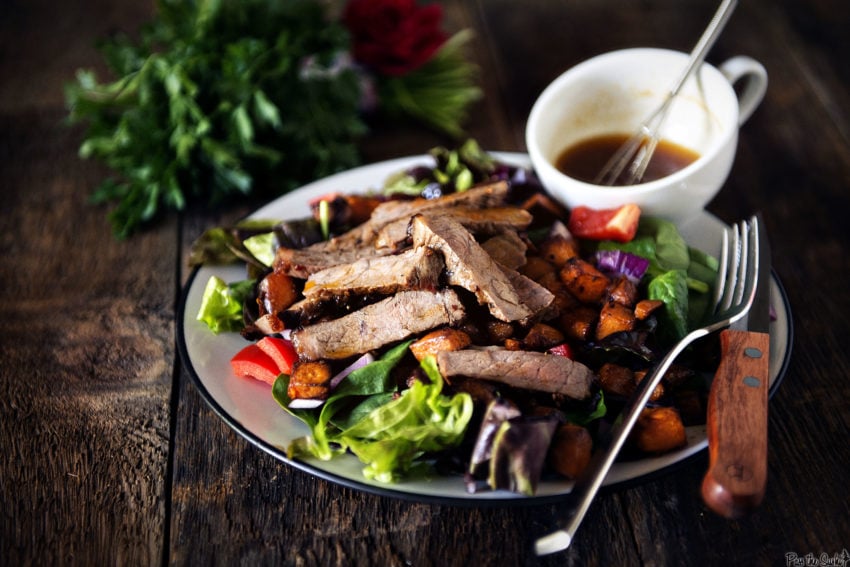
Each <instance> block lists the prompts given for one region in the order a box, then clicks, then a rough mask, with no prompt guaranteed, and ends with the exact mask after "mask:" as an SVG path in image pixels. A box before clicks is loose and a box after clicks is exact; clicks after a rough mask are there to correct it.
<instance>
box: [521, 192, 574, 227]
mask: <svg viewBox="0 0 850 567" xmlns="http://www.w3.org/2000/svg"><path fill="white" fill-rule="evenodd" d="M520 208H523V209H525V210H526V211H528V212H529V213H531V214H532V215H534V220H535V222H541V223H545V224H549V223H551V222H552V221H554V220H557V219H563V218H566V217H567V211H566V210H565V209H564V207H563V205H561V204H560V203H558V202H557V201H555V200H553V199H552V198H551V197H549V196H548V195H546V194H545V193H541V192H539V191H535V192H534V193H533V194H532V195H531V196H530V197H528V198H527V199H526V200H525V201H523V202H522V204H521V205H520Z"/></svg>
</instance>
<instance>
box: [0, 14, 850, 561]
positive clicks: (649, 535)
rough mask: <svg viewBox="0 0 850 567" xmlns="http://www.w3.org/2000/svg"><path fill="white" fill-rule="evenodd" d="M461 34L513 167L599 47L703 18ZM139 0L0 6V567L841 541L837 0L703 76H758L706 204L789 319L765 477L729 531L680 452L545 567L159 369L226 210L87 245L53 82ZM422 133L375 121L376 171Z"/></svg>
mask: <svg viewBox="0 0 850 567" xmlns="http://www.w3.org/2000/svg"><path fill="white" fill-rule="evenodd" d="M444 4H445V7H446V13H447V17H448V21H449V22H450V24H451V25H452V26H453V27H454V28H461V27H470V28H473V29H474V30H475V31H476V33H477V40H476V43H475V48H474V52H473V54H474V56H475V57H476V59H477V60H478V62H479V63H480V65H481V67H482V85H483V86H484V88H485V92H486V98H485V100H484V101H482V102H481V103H480V104H479V105H477V106H476V108H475V109H474V113H473V115H472V117H471V121H470V124H469V130H470V134H471V135H473V136H475V137H476V138H478V139H479V140H480V141H481V142H482V143H483V144H484V145H485V147H487V148H488V149H494V150H513V151H523V150H524V148H525V146H524V138H523V128H524V125H525V117H526V115H527V113H528V111H529V109H530V107H531V104H532V102H533V100H534V98H535V96H536V95H537V94H538V93H539V92H540V90H541V89H542V88H543V87H544V86H545V84H546V83H547V82H548V81H550V80H551V79H553V78H554V77H555V76H556V75H557V74H558V73H560V72H561V71H563V70H565V69H566V68H567V67H569V66H571V65H572V64H574V63H576V62H578V61H580V60H582V59H584V58H586V57H588V56H591V55H595V54H597V53H601V52H603V51H608V50H611V49H616V48H621V47H627V46H636V45H651V46H662V47H671V48H677V49H681V50H689V49H690V47H691V45H692V44H693V42H694V41H695V39H696V38H697V37H698V35H699V33H700V31H701V29H702V27H703V26H704V25H705V23H706V21H707V19H708V18H709V16H710V15H711V13H712V12H713V11H714V9H715V5H716V3H715V2H709V1H707V0H690V1H689V2H682V1H679V0H648V1H640V2H638V1H633V0H628V1H619V0H618V1H613V0H612V1H596V0H595V1H588V0H576V1H572V2H551V1H549V0H526V1H523V2H510V1H508V0H478V1H472V0H469V1H461V0H451V1H447V2H445V3H444ZM152 12H153V6H152V2H144V3H138V2H129V1H123V0H122V1H117V0H116V1H111V2H107V1H105V0H92V1H89V2H83V1H81V0H72V1H67V2H56V1H54V2H51V1H48V0H32V1H22V0H11V1H6V2H3V3H2V4H0V191H1V192H0V385H2V389H0V420H2V421H0V450H1V451H2V454H3V458H2V459H0V478H2V482H0V486H2V488H0V557H2V558H3V559H2V561H0V563H3V564H8V565H21V564H35V565H49V564H62V565H98V564H131V565H144V564H163V563H175V564H199V565H203V564H212V563H215V564H227V565H231V564H248V565H252V564H277V565H288V564H291V565H326V564H339V565H348V564H355V565H357V564H361V565H440V566H442V565H465V564H470V565H537V564H540V565H556V564H557V565H560V564H568V565H611V564H617V565H687V564H692V565H717V564H727V563H731V564H747V565H750V564H757V565H766V564H773V565H782V564H785V563H786V554H788V553H793V554H797V555H798V556H800V557H802V556H804V555H806V554H808V553H813V554H814V555H815V556H816V557H820V555H821V554H822V553H826V554H828V555H830V556H832V555H833V554H837V553H840V552H841V551H842V550H843V549H844V548H847V547H850V519H848V514H847V509H848V503H850V500H848V497H847V489H846V479H847V471H848V470H850V448H849V447H850V444H848V433H850V418H848V416H850V412H848V407H847V403H848V402H847V400H848V399H850V380H848V377H850V357H848V354H847V352H848V351H847V345H846V342H847V337H848V336H850V324H848V320H847V315H848V313H850V291H848V286H847V285H846V281H845V280H846V277H847V275H848V274H850V260H848V248H850V236H848V235H850V230H848V228H847V221H846V218H847V215H848V213H847V211H848V210H850V116H849V114H850V110H848V109H850V64H848V59H847V55H848V54H850V36H848V35H847V34H846V30H847V29H848V26H850V4H848V3H847V2H845V1H844V0H817V1H813V2H804V1H802V0H785V1H783V2H778V3H776V2H769V1H767V0H758V1H756V0H753V1H750V2H742V3H741V5H740V6H739V7H738V9H737V11H736V14H735V16H734V17H733V20H732V21H731V22H730V24H729V26H728V28H727V30H726V32H725V33H724V35H723V37H722V38H721V40H720V42H719V43H718V45H717V47H716V49H715V50H714V51H713V52H712V54H711V55H710V57H709V61H711V62H714V63H717V62H720V61H722V60H724V59H725V58H727V57H730V56H732V55H736V54H747V55H750V56H753V57H755V58H756V59H759V60H760V61H761V62H762V63H764V65H765V66H766V67H767V70H768V73H769V76H770V87H769V90H768V94H767V97H766V99H765V101H764V103H763V104H762V106H761V107H760V108H759V109H758V111H757V112H756V113H755V114H754V115H753V117H752V118H751V119H750V121H749V122H748V123H747V124H746V125H745V127H744V128H743V130H742V133H741V139H740V146H739V151H738V156H737V161H736V163H735V166H734V169H733V172H732V176H731V177H730V180H729V182H728V184H727V186H726V188H724V190H723V192H722V193H721V194H720V195H719V196H718V198H717V199H716V200H715V201H714V202H713V203H712V204H711V205H710V209H711V210H712V211H713V212H715V213H717V214H718V215H719V216H720V217H721V218H723V219H726V220H732V219H735V218H739V217H741V216H744V215H746V214H749V213H751V212H752V211H754V210H756V209H759V210H761V211H762V212H763V214H764V217H765V222H766V224H767V228H768V230H769V232H770V235H771V239H772V248H773V251H774V265H775V269H776V272H777V273H778V274H779V276H780V278H781V280H782V282H783V283H784V285H785V288H786V291H787V294H788V297H789V299H790V303H791V306H792V309H793V314H794V319H795V333H796V334H795V340H794V350H793V357H792V360H791V364H790V367H789V369H788V373H787V376H786V378H785V381H784V383H783V384H782V387H781V388H780V389H779V392H778V393H777V395H776V396H775V397H774V399H773V400H772V401H771V404H770V443H769V478H768V488H767V495H766V497H765V501H764V503H763V505H762V507H761V509H760V510H759V511H758V512H756V513H755V514H754V515H753V516H751V517H749V518H745V519H742V520H739V521H727V520H723V519H720V518H718V517H716V516H714V515H712V514H711V513H710V512H708V511H707V510H706V508H705V507H704V506H703V505H702V503H701V502H700V500H699V485H700V481H701V478H702V474H703V472H704V469H705V466H706V462H705V461H706V460H705V458H704V457H700V458H697V459H695V460H694V461H692V462H689V463H688V464H686V465H685V466H683V467H681V468H678V469H677V470H676V471H675V472H673V473H672V474H669V475H666V476H663V477H661V478H659V479H657V480H653V481H651V482H647V483H644V484H641V485H639V486H635V487H632V488H628V489H623V490H619V491H617V492H614V493H608V494H604V495H602V496H601V497H600V498H599V500H598V502H597V503H596V504H595V505H594V507H593V508H592V510H591V512H590V513H589V515H588V517H587V519H586V521H585V525H584V526H583V527H582V529H581V532H580V537H579V538H578V540H577V541H576V542H575V544H574V546H573V548H572V549H571V550H570V551H569V552H568V553H565V554H562V555H557V556H552V557H547V558H543V559H537V558H535V557H534V556H533V555H532V554H531V549H532V544H533V541H534V539H535V538H536V537H538V536H540V535H541V534H543V533H546V532H548V531H549V530H550V529H551V528H552V527H553V526H554V525H555V523H556V521H557V518H558V513H559V510H558V507H557V506H555V505H535V506H526V507H519V508H501V507H493V508H465V507H453V506H436V505H427V504H420V503H411V502H407V501H402V500H397V499H393V498H386V497H380V496H374V495H369V494H363V493H360V492H357V491H354V490H351V489H348V488H343V487H339V486H336V485H334V484H330V483H328V482H326V481H323V480H318V479H316V478H314V477H312V476H310V475H308V474H305V473H302V472H299V471H296V470H294V469H292V468H289V467H287V466H286V465H283V464H281V463H279V462H278V461H276V460H275V459H274V458H272V457H271V456H269V455H267V454H266V453H264V452H262V451H261V450H259V449H257V448H255V447H254V446H253V445H251V444H249V443H248V442H246V441H245V440H244V439H242V438H241V437H240V436H238V435H237V434H236V433H234V432H233V431H231V430H230V429H229V428H228V427H227V426H226V425H225V424H224V423H223V422H222V421H221V420H220V419H219V418H218V417H217V416H216V415H215V414H214V413H213V412H212V411H211V410H210V409H209V408H208V407H207V406H206V404H205V403H204V402H203V400H202V398H201V397H200V395H199V394H198V392H197V391H196V390H195V388H194V387H193V386H192V384H191V382H190V380H189V378H188V376H187V374H186V371H185V369H184V368H183V366H182V364H181V363H180V361H179V357H178V355H177V352H176V349H175V346H174V342H175V325H174V317H175V310H176V305H177V298H178V295H179V292H180V288H181V285H182V283H183V282H185V280H186V277H187V271H186V269H185V257H186V251H187V247H188V243H189V242H191V240H192V239H193V238H194V237H195V236H197V235H198V234H199V233H200V231H202V230H203V229H204V228H206V227H208V226H212V225H215V224H218V223H220V222H222V221H223V220H229V219H233V218H237V217H239V216H241V215H242V214H244V213H246V212H248V211H249V210H250V209H251V208H252V207H254V206H255V205H256V203H246V204H245V205H244V207H242V209H241V210H232V209H231V210H226V211H200V210H195V211H190V212H188V213H187V214H186V215H184V216H183V217H182V218H180V219H178V218H172V219H169V220H168V221H167V222H165V223H163V224H161V225H159V226H157V227H156V228H154V229H152V230H150V231H147V232H144V233H142V234H140V235H139V236H137V237H134V238H133V239H132V240H131V241H129V242H117V241H115V240H113V239H112V238H111V235H110V232H109V227H108V225H107V224H106V222H105V220H104V215H103V211H102V210H101V209H98V208H94V207H92V206H90V205H89V204H88V203H87V201H86V198H87V194H88V191H89V190H90V189H91V188H92V187H93V186H94V185H96V183H97V182H98V180H99V179H102V177H103V176H104V175H105V173H106V172H105V171H104V170H103V169H102V168H101V167H100V166H98V165H97V164H94V163H89V162H83V161H80V160H78V158H77V156H76V149H77V146H78V144H79V140H80V132H79V131H78V130H75V129H67V128H66V127H64V126H63V125H62V123H61V122H62V120H63V118H64V116H65V111H64V106H63V95H62V86H63V84H64V83H65V82H67V81H69V80H70V79H71V78H72V76H73V73H74V70H75V69H76V68H78V67H91V66H97V65H98V64H99V61H100V60H99V57H98V55H97V54H96V52H95V50H94V49H93V47H92V45H93V42H94V40H95V39H96V38H98V37H102V36H103V35H104V34H106V33H107V32H109V31H111V30H115V29H121V30H127V31H132V30H135V29H136V28H137V27H138V26H139V25H140V24H141V23H142V22H144V21H145V20H146V19H147V18H148V17H149V16H150V14H151V13H152ZM441 142H443V140H441V139H440V138H438V137H436V136H434V135H433V134H429V133H426V132H422V131H421V130H417V129H411V128H407V127H401V126H395V125H391V124H381V125H379V127H378V128H377V129H376V131H375V134H374V135H373V136H372V137H371V138H370V139H369V140H368V141H367V142H366V143H365V144H364V159H366V160H367V161H374V160H380V159H385V158H389V157H396V156H399V155H407V154H413V153H421V152H423V151H425V150H427V149H428V148H430V147H431V146H433V145H435V144H436V143H441Z"/></svg>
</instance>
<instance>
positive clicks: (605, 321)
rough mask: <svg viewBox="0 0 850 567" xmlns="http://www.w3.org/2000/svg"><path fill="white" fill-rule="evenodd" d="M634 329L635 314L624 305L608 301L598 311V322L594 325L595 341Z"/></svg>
mask: <svg viewBox="0 0 850 567" xmlns="http://www.w3.org/2000/svg"><path fill="white" fill-rule="evenodd" d="M634 328H635V313H634V311H632V310H631V309H629V308H628V307H626V306H625V305H621V304H619V303H615V302H614V301H609V302H608V303H606V304H605V305H604V306H603V307H602V309H601V310H600V311H599V322H598V323H597V324H596V339H597V340H601V339H604V338H605V337H607V336H609V335H613V334H614V333H619V332H620V331H631V330H632V329H634Z"/></svg>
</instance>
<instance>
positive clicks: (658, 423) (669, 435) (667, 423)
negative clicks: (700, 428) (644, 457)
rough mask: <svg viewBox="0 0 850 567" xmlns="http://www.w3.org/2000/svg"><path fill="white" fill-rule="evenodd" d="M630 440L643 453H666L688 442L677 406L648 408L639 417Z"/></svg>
mask: <svg viewBox="0 0 850 567" xmlns="http://www.w3.org/2000/svg"><path fill="white" fill-rule="evenodd" d="M629 441H630V443H632V444H633V445H634V447H635V448H636V449H638V450H639V451H641V452H643V453H666V452H667V451H672V450H673V449H678V448H679V447H682V446H683V445H684V444H685V443H686V442H687V436H686V434H685V425H684V424H683V423H682V419H681V418H680V417H679V412H678V411H676V409H675V408H671V407H656V408H646V409H644V410H643V411H642V412H641V414H640V416H639V417H638V420H637V423H635V428H634V429H633V430H632V432H631V434H630V436H629Z"/></svg>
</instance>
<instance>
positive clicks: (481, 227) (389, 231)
mask: <svg viewBox="0 0 850 567" xmlns="http://www.w3.org/2000/svg"><path fill="white" fill-rule="evenodd" d="M436 211H439V214H440V215H447V216H450V217H452V218H453V219H455V220H456V221H458V222H459V223H460V224H461V225H463V227H464V228H466V229H467V230H468V231H469V232H471V233H473V234H476V235H484V236H489V235H496V234H501V233H503V232H513V231H517V230H525V229H526V228H528V225H530V224H531V220H532V217H531V213H529V212H528V211H526V210H524V209H519V208H517V207H491V208H487V209H478V208H473V207H469V206H466V205H458V206H446V207H445V208H438V209H431V210H430V211H429V212H430V213H431V214H432V216H433V214H434V213H435V212H436ZM411 216H413V215H411ZM408 236H410V217H402V218H400V219H398V220H394V221H392V222H390V223H388V224H387V225H386V226H384V227H383V228H382V229H381V230H380V231H379V232H378V235H377V236H376V237H375V248H392V249H398V248H399V247H400V246H402V245H403V243H404V242H405V240H407V238H408Z"/></svg>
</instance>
